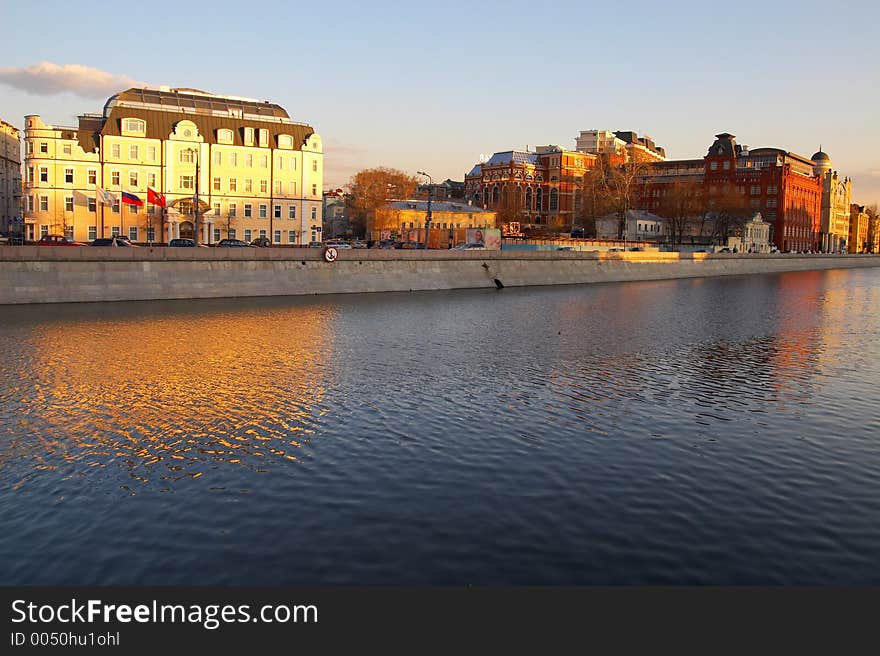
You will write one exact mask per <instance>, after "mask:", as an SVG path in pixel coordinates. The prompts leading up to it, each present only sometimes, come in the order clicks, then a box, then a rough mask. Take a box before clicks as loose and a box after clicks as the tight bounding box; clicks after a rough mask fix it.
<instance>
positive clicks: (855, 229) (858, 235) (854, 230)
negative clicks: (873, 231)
mask: <svg viewBox="0 0 880 656" xmlns="http://www.w3.org/2000/svg"><path fill="white" fill-rule="evenodd" d="M869 220H870V218H869V217H868V213H867V212H866V211H865V206H864V205H856V204H855V203H853V204H852V205H851V206H850V219H849V234H850V238H849V252H850V253H870V252H871V249H872V247H873V244H871V243H869V241H868V232H869V227H870V226H869ZM871 237H872V239H873V235H871Z"/></svg>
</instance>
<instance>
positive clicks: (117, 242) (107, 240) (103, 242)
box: [91, 237, 136, 248]
mask: <svg viewBox="0 0 880 656" xmlns="http://www.w3.org/2000/svg"><path fill="white" fill-rule="evenodd" d="M91 245H92V246H125V247H129V248H132V247H134V248H136V246H135V245H134V244H132V243H131V241H130V240H129V239H128V237H126V238H125V239H123V238H122V237H98V238H97V239H95V240H94V241H93V242H92V243H91Z"/></svg>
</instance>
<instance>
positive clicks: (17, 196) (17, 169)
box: [0, 120, 21, 232]
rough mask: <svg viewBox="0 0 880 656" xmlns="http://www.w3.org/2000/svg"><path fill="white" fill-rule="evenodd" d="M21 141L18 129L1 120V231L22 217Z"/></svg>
mask: <svg viewBox="0 0 880 656" xmlns="http://www.w3.org/2000/svg"><path fill="white" fill-rule="evenodd" d="M20 200H21V140H20V139H19V135H18V129H17V128H16V127H14V126H13V125H11V124H9V123H7V122H6V121H2V120H0V231H2V232H9V230H10V227H11V226H12V224H13V222H14V221H16V220H17V219H18V218H19V217H20V216H21V208H20V207H19V201H20Z"/></svg>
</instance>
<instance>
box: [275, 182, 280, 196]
mask: <svg viewBox="0 0 880 656" xmlns="http://www.w3.org/2000/svg"><path fill="white" fill-rule="evenodd" d="M280 194H281V180H276V181H275V195H276V196H277V195H280Z"/></svg>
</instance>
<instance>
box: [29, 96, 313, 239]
mask: <svg viewBox="0 0 880 656" xmlns="http://www.w3.org/2000/svg"><path fill="white" fill-rule="evenodd" d="M323 159H324V156H323V148H322V145H321V138H320V137H319V136H318V134H316V133H315V131H314V130H313V129H312V128H311V127H310V126H309V125H307V124H305V123H299V122H296V121H293V120H291V119H290V116H289V115H288V113H287V112H286V111H285V110H284V109H283V108H282V107H280V106H279V105H274V104H271V103H269V102H262V101H258V100H249V99H245V98H237V97H232V96H218V95H214V94H210V93H206V92H203V91H197V90H194V89H170V88H167V87H162V88H160V89H149V88H144V89H129V90H127V91H123V92H121V93H118V94H116V95H114V96H112V97H111V98H110V99H109V100H108V101H107V103H106V104H105V105H104V110H103V112H102V113H100V114H83V115H81V116H80V117H79V125H78V126H77V127H75V128H70V127H60V126H52V125H46V124H45V123H43V121H42V120H41V119H40V117H39V116H37V115H29V116H26V117H25V179H26V186H25V203H26V207H25V221H26V223H27V224H28V225H29V230H30V231H31V232H32V233H35V234H36V238H37V239H38V238H39V237H40V236H41V235H44V234H67V235H69V236H72V237H73V238H74V239H76V240H79V241H91V240H93V239H95V238H96V237H99V236H105V237H109V236H111V235H126V236H128V237H129V238H131V239H132V241H140V242H153V241H158V242H166V241H168V240H170V239H173V238H176V237H184V238H187V237H194V236H195V237H196V238H197V239H198V241H199V242H200V243H216V242H217V241H219V240H220V239H223V238H227V237H228V238H237V239H244V240H246V241H250V240H252V239H254V238H257V237H267V238H269V239H270V240H271V241H272V242H273V243H277V244H307V243H308V242H309V241H315V240H319V239H320V237H321V226H322V215H321V204H322V198H321V193H322V181H323V172H324V162H323ZM99 188H101V189H104V190H106V191H107V192H109V193H110V194H112V195H113V196H114V198H115V202H113V203H112V204H111V205H105V204H104V203H101V202H99V199H98V193H97V190H98V189H99ZM147 188H151V189H153V190H154V191H156V192H158V193H160V194H164V196H165V199H166V205H167V207H166V208H164V209H163V208H162V207H161V206H159V205H154V204H152V203H149V202H148V195H147ZM123 192H126V193H129V194H134V195H135V196H136V197H137V198H138V199H139V200H141V201H143V205H142V206H136V205H131V204H126V203H122V202H121V201H122V193H123ZM196 199H198V203H197V204H196V203H195V202H194V201H195V200H196ZM196 231H197V232H198V234H197V235H196V234H195V233H196Z"/></svg>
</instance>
